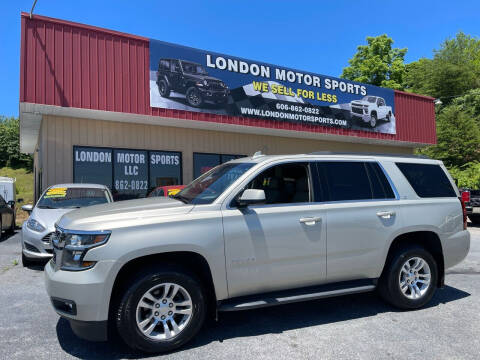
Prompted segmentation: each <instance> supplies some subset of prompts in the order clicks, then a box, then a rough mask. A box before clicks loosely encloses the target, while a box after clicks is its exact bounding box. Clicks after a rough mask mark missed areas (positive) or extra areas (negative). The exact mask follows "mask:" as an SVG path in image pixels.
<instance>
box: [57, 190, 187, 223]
mask: <svg viewBox="0 0 480 360" xmlns="http://www.w3.org/2000/svg"><path fill="white" fill-rule="evenodd" d="M192 208H193V205H189V204H184V203H183V202H181V201H179V200H175V199H172V198H168V197H153V198H144V199H135V200H125V201H118V202H114V203H109V204H102V205H93V206H89V207H86V208H81V209H77V210H75V211H72V212H69V213H68V214H66V215H65V216H63V217H62V218H61V219H60V221H59V222H58V225H59V226H60V227H62V228H64V229H69V230H108V229H110V228H117V227H128V226H134V225H138V224H140V223H141V222H155V221H158V219H159V218H161V219H165V217H167V216H173V215H180V214H185V213H188V212H189V211H190V210H191V209H192Z"/></svg>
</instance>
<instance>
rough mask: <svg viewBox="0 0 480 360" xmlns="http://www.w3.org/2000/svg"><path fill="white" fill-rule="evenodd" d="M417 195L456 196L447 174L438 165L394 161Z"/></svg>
mask: <svg viewBox="0 0 480 360" xmlns="http://www.w3.org/2000/svg"><path fill="white" fill-rule="evenodd" d="M396 164H397V167H398V168H399V169H400V171H401V172H402V173H403V175H405V177H406V178H407V180H408V182H409V183H410V185H411V186H412V188H413V190H415V192H416V193H417V195H418V196H420V197H422V198H432V197H457V194H456V193H455V190H454V189H453V187H452V184H451V183H450V180H449V179H448V177H447V175H446V174H445V172H444V171H443V169H442V168H441V167H440V166H439V165H435V164H413V163H396Z"/></svg>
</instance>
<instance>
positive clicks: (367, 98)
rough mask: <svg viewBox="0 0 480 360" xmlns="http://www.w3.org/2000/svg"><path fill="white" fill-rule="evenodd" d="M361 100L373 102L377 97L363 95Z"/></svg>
mask: <svg viewBox="0 0 480 360" xmlns="http://www.w3.org/2000/svg"><path fill="white" fill-rule="evenodd" d="M362 100H363V101H368V102H369V103H374V102H375V101H377V98H376V97H375V96H365V97H364V98H363V99H362Z"/></svg>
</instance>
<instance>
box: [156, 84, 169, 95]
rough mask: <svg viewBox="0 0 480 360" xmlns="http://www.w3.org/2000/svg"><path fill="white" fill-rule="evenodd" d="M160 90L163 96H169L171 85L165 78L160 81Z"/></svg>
mask: <svg viewBox="0 0 480 360" xmlns="http://www.w3.org/2000/svg"><path fill="white" fill-rule="evenodd" d="M158 92H159V93H160V96H161V97H164V98H168V97H169V96H170V87H169V86H168V84H167V82H166V81H165V80H160V81H159V82H158Z"/></svg>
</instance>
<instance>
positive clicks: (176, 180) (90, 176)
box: [73, 146, 182, 201]
mask: <svg viewBox="0 0 480 360" xmlns="http://www.w3.org/2000/svg"><path fill="white" fill-rule="evenodd" d="M73 178H74V182H76V183H94V184H103V185H106V186H108V187H109V188H110V189H111V190H112V194H113V197H114V200H115V201H118V200H127V199H134V198H140V197H145V196H146V194H147V193H148V191H150V190H152V189H155V188H156V187H158V186H166V185H178V184H182V155H181V153H180V152H175V151H154V150H152V151H148V150H133V149H109V148H96V147H87V146H74V148H73Z"/></svg>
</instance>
